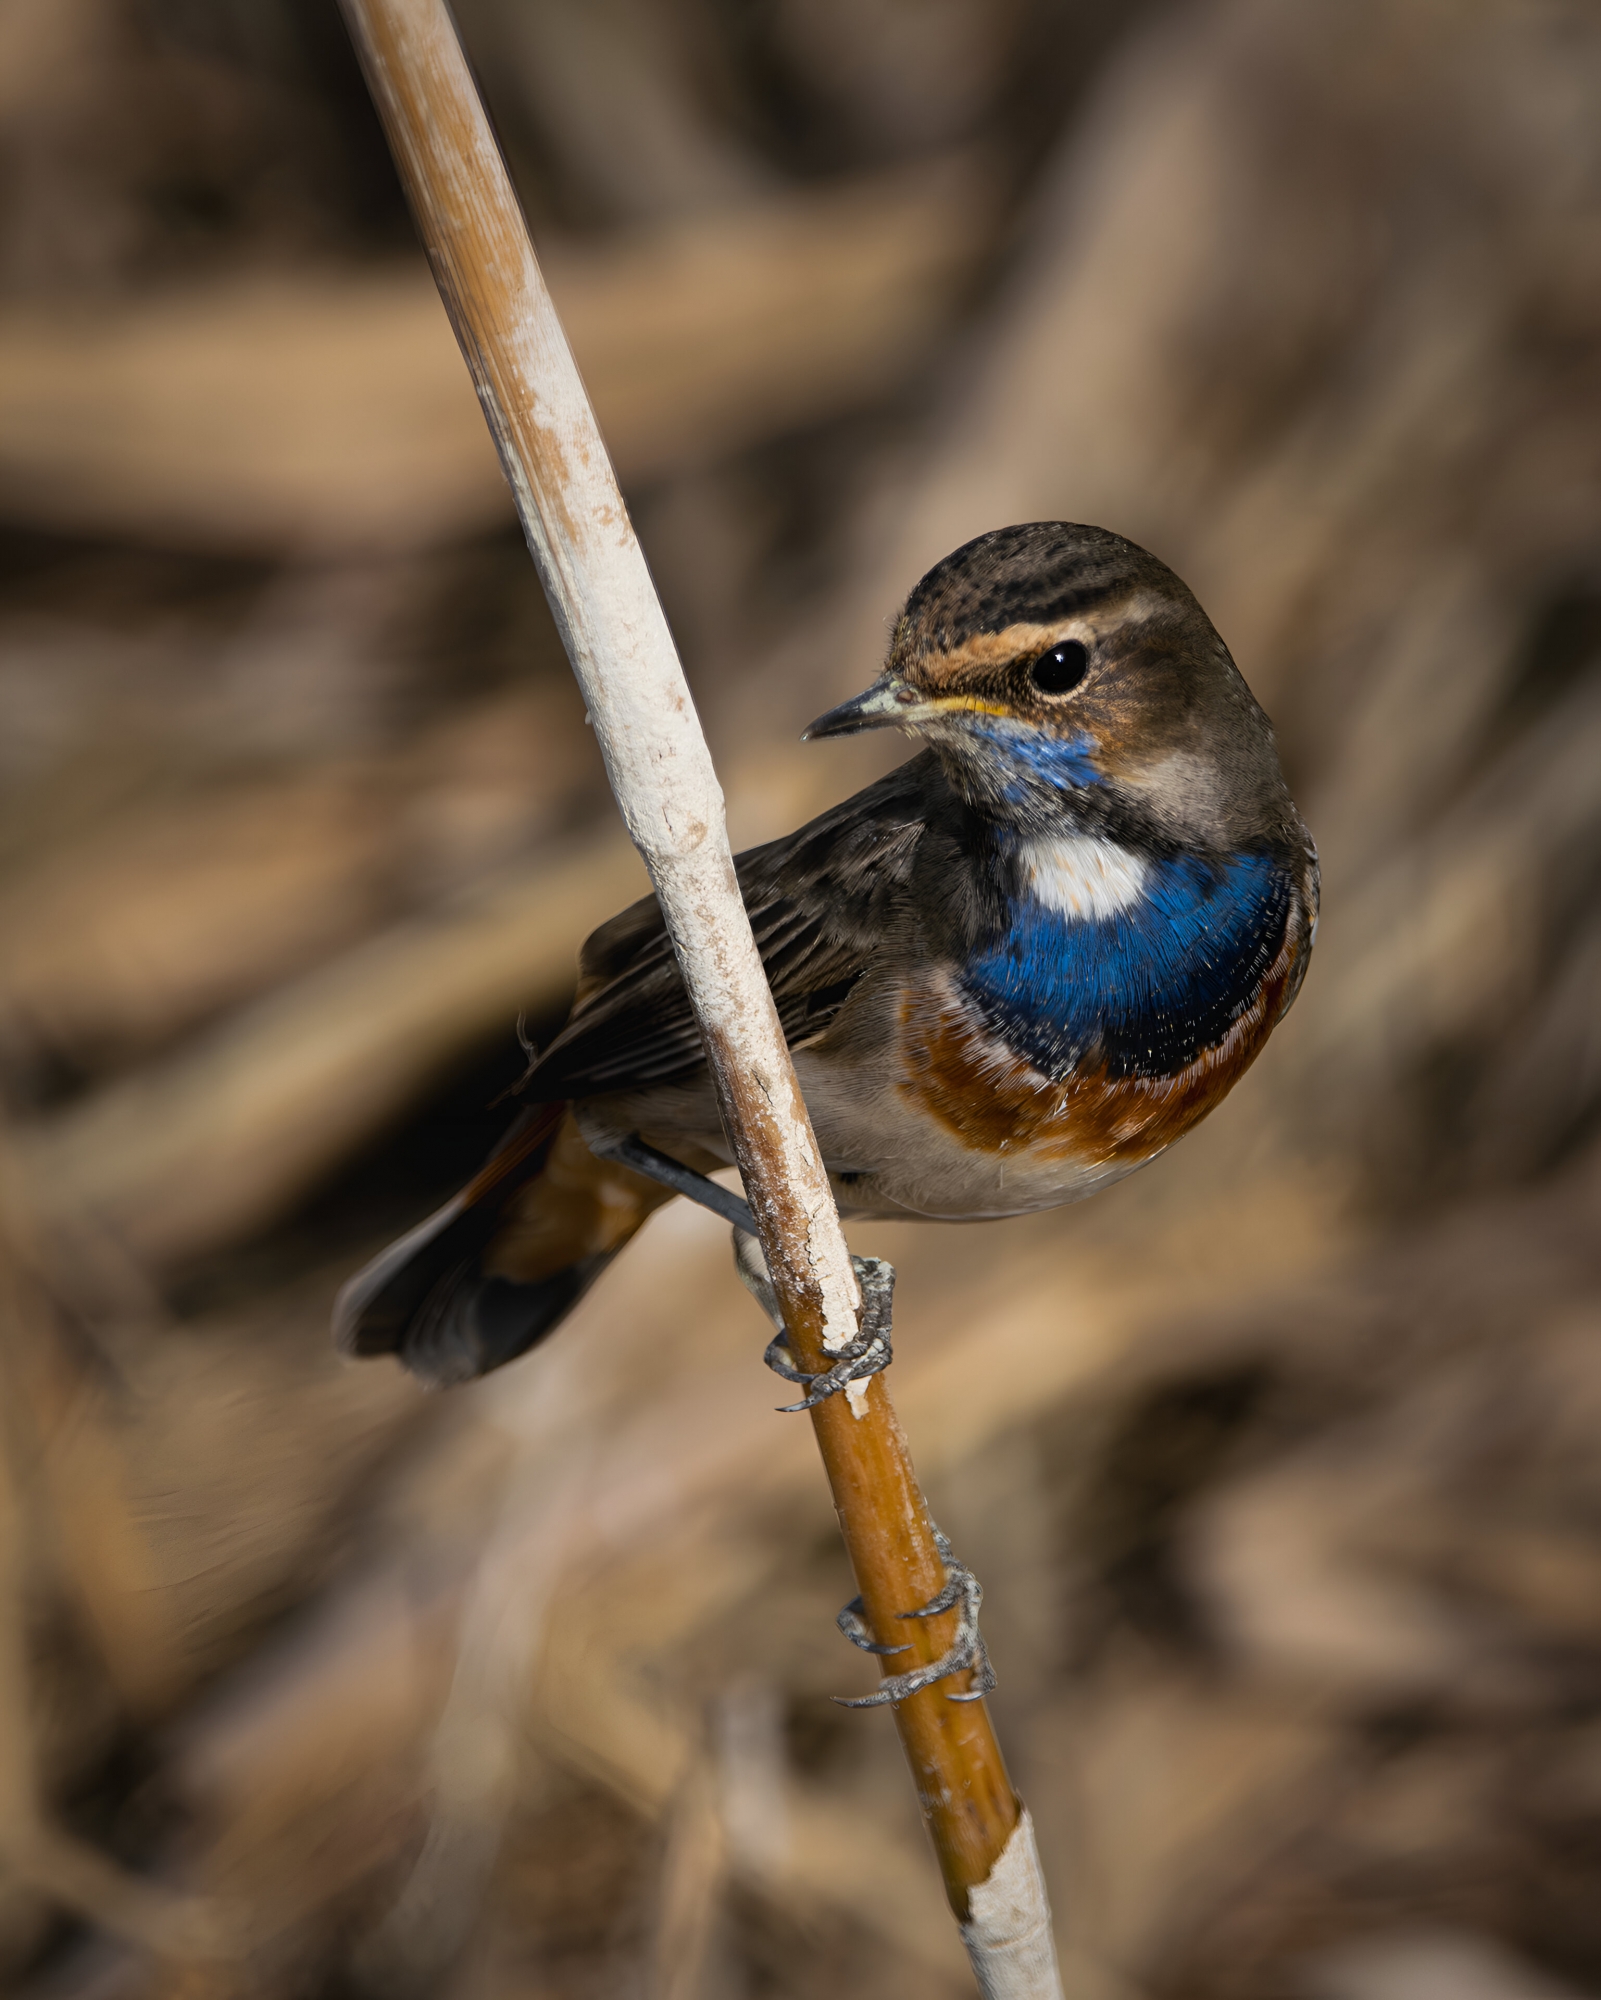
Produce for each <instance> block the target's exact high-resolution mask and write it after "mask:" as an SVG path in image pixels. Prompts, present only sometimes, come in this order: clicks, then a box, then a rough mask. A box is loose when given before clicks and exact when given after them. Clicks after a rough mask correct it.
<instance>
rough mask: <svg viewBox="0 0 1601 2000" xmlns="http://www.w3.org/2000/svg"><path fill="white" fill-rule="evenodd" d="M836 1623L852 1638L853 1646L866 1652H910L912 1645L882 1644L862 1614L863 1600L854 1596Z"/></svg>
mask: <svg viewBox="0 0 1601 2000" xmlns="http://www.w3.org/2000/svg"><path fill="white" fill-rule="evenodd" d="M834 1623H835V1624H836V1625H837V1626H838V1627H839V1629H840V1630H841V1631H842V1632H843V1633H844V1634H845V1637H846V1638H847V1639H849V1640H850V1642H851V1644H852V1645H853V1646H860V1647H861V1649H862V1651H863V1652H864V1653H880V1654H888V1653H909V1652H910V1651H911V1650H912V1649H911V1647H910V1646H881V1645H880V1644H879V1643H878V1641H877V1640H876V1639H875V1638H874V1637H873V1628H872V1627H871V1626H870V1625H869V1624H868V1622H867V1620H866V1619H865V1618H864V1617H863V1616H862V1600H861V1599H860V1598H859V1597H853V1598H852V1599H851V1601H850V1603H849V1604H847V1605H846V1606H845V1607H844V1609H843V1610H842V1611H841V1612H840V1614H839V1616H838V1617H837V1618H836V1619H835V1620H834Z"/></svg>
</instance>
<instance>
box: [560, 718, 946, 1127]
mask: <svg viewBox="0 0 1601 2000" xmlns="http://www.w3.org/2000/svg"><path fill="white" fill-rule="evenodd" d="M929 765H930V760H929V759H928V758H927V757H926V756H924V757H917V758H914V759H913V760H912V761H911V762H910V763H909V764H904V765H902V766H901V768H900V770H898V771H895V772H892V773H891V774H890V776H889V777H887V778H884V779H881V780H880V781H879V783H878V784H876V785H872V786H870V787H869V788H868V789H867V790H866V791H864V792H860V793H858V794H857V795H856V797H855V798H853V799H849V800H847V801H846V803H845V804H843V805H840V806H835V807H833V808H832V809H831V810H830V811H828V812H826V813H824V814H822V815H821V816H820V817H819V818H817V819H814V820H812V821H811V822H810V823H809V824H808V825H806V826H803V827H801V828H800V829H799V831H798V832H796V833H792V834H789V835H787V836H786V837H785V838H784V839H783V840H775V841H773V842H771V843H770V844H769V845H768V846H766V847H753V848H751V849H750V850H749V852H748V853H745V854H742V855H740V856H739V857H738V858H737V860H736V861H735V864H734V866H735V871H736V873H737V875H738V877H739V886H740V891H741V893H742V895H743V896H744V899H745V908H746V910H747V911H748V913H749V915H750V920H751V928H752V930H753V931H754V933H755V936H756V945H757V949H758V950H759V951H760V952H761V955H762V964H763V966H764V967H765V968H766V972H767V977H768V981H769V983H770V985H771V986H772V989H773V998H774V1000H775V1001H776V1002H777V1006H778V1018H779V1020H780V1022H781V1023H782V1024H783V1028H784V1033H785V1035H786V1036H787V1037H788V1039H789V1041H790V1044H791V1046H794V1045H795V1044H797V1043H800V1042H804V1041H806V1040H808V1039H809V1038H810V1037H811V1036H813V1035H817V1034H820V1033H821V1032H822V1030H823V1029H824V1028H825V1027H827V1025H828V1023H829V1022H830V1021H831V1020H832V1019H833V1018H834V1016H835V1014H837V1013H838V1011H839V1009H840V1008H841V1007H842V1006H843V1005H844V1003H845V1000H846V999H847V997H848V996H849V994H850V991H851V988H852V987H853V986H854V985H855V983H856V981H857V980H858V979H859V978H860V977H861V975H862V973H863V972H864V971H865V970H866V969H867V965H868V962H869V960H870V958H871V956H872V954H873V952H874V950H875V948H876V947H878V946H879V945H881V944H882V942H883V940H884V937H885V934H886V930H887V928H888V927H889V925H890V924H891V922H892V920H893V918H894V916H895V914H896V912H897V910H898V908H899V906H900V905H901V902H902V900H903V892H904V889H905V885H906V882H907V880H908V879H909V876H910V873H911V865H912V858H913V855H914V853H915V851H916V848H917V844H918V840H919V838H920V837H921V835H922V833H923V829H924V824H925V822H924V812H925V809H926V807H925V798H926V786H927V785H928V783H929V782H930V780H931V772H930V769H929ZM579 965H580V981H579V999H578V1004H577V1005H576V1006H575V1007H574V1009H573V1013H572V1018H571V1019H570V1020H569V1021H568V1023H567V1026H566V1027H565V1028H564V1029H563V1030H562V1032H561V1033H560V1034H559V1035H558V1036H557V1037H556V1039H555V1041H553V1042H552V1043H551V1045H550V1047H549V1048H548V1049H547V1050H546V1051H545V1053H544V1055H543V1056H542V1057H541V1058H540V1060H539V1062H538V1064H537V1065H536V1066H535V1068H534V1071H533V1073H532V1075H531V1076H530V1077H529V1079H528V1082H527V1084H526V1086H525V1089H524V1094H525V1096H527V1097H530V1098H534V1099H549V1098H557V1097H584V1096H589V1095H592V1094H596V1093H600V1092H606V1091H621V1090H636V1089H640V1088H643V1087H645V1086H648V1085H651V1084H657V1083H668V1082H672V1081H674V1080H675V1079H678V1078H683V1077H686V1076H688V1075H690V1074H691V1073H692V1072H693V1071H694V1070H695V1069H697V1068H698V1067H699V1065H700V1064H701V1063H702V1062H703V1060H704V1056H703V1054H702V1050H701V1040H700V1030H699V1029H698V1028H697V1026H696V1024H695V1017H694V1015H693V1014H692V1013H691V1012H690V1007H689V999H688V996H687V994H686V993H685V991H684V984H683V980H682V978H681V977H680V975H679V970H678V962H677V960H676V959H675V957H674V956H673V949H672V945H671V943H670V941H669V940H668V937H667V933H666V929H665V927H664V925H663V923H662V915H661V910H660V908H659V906H658V905H657V902H656V899H655V897H654V896H647V897H645V898H644V899H643V900H642V901H640V902H638V903H635V904H634V905H633V906H632V907H631V908H630V909H627V910H624V911H623V912H622V914H621V915H620V916H616V917H613V918H612V920H611V922H610V923H607V924H603V925H602V926H601V927H600V929H599V930H598V931H596V932H595V933H594V935H593V936H592V937H591V938H590V939H589V940H588V942H587V943H586V944H585V945H584V948H583V951H582V953H581V954H580V959H579Z"/></svg>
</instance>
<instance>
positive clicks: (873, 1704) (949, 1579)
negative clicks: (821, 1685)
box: [834, 1522, 995, 1708]
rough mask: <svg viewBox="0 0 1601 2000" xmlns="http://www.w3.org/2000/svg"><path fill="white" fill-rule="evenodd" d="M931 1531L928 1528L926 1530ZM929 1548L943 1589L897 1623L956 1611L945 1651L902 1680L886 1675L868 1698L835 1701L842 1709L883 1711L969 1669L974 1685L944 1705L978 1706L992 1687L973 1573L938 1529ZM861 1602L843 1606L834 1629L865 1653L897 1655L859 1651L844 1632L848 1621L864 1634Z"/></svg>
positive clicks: (979, 1589) (980, 1596)
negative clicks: (940, 1565) (958, 1609)
mask: <svg viewBox="0 0 1601 2000" xmlns="http://www.w3.org/2000/svg"><path fill="white" fill-rule="evenodd" d="M929 1525H930V1526H931V1527H934V1524H933V1523H932V1522H931V1523H930V1524H929ZM934 1546H935V1548H937V1549H938V1550H939V1555H940V1561H941V1562H943V1563H944V1565H945V1586H944V1588H943V1589H942V1590H940V1591H939V1592H938V1593H937V1594H936V1595H935V1596H933V1597H931V1598H930V1599H929V1601H928V1602H927V1604H923V1605H920V1606H919V1607H918V1608H917V1610H915V1611H903V1612H901V1613H900V1614H899V1615H900V1616H901V1617H902V1618H933V1617H935V1616H936V1615H937V1614H938V1613H939V1612H941V1611H950V1610H952V1609H954V1608H955V1606H956V1605H958V1604H960V1606H961V1616H960V1618H959V1619H958V1620H957V1624H956V1631H955V1633H954V1635H953V1636H952V1639H951V1643H950V1645H949V1646H948V1647H947V1648H946V1650H945V1651H944V1652H943V1653H941V1654H940V1656H939V1658H938V1659H937V1660H930V1661H929V1663H928V1665H927V1666H923V1667H913V1668H911V1669H910V1671H909V1672H907V1673H904V1674H886V1675H885V1677H884V1679H883V1680H881V1681H880V1682H879V1684H878V1686H877V1687H876V1688H875V1689H874V1690H873V1692H872V1693H871V1694H864V1695H857V1696H855V1697H854V1698H850V1697H847V1696H845V1695H835V1696H834V1699H835V1701H837V1702H838V1703H839V1705H840V1707H841V1708H882V1707H883V1706H884V1705H885V1704H886V1703H888V1702H894V1701H904V1700H905V1699H906V1697H907V1696H908V1695H911V1694H917V1693H919V1692H920V1691H921V1690H922V1689H923V1688H926V1687H932V1686H933V1685H934V1683H935V1682H936V1681H942V1680H945V1679H947V1678H948V1677H949V1676H950V1675H951V1674H959V1673H961V1672H962V1671H963V1670H964V1669H969V1668H970V1669H971V1670H972V1675H973V1684H972V1686H971V1687H970V1688H969V1689H968V1690H967V1691H966V1692H965V1693H964V1694H950V1695H947V1696H946V1697H945V1699H946V1700H947V1701H982V1700H983V1699H984V1697H985V1695H987V1694H989V1693H990V1692H991V1690H992V1689H993V1688H994V1686H995V1670H994V1668H993V1667H992V1666H991V1665H990V1657H989V1651H988V1649H987V1648H986V1646H985V1644H984V1635H983V1634H982V1633H981V1632H980V1631H979V1629H978V1614H979V1607H980V1606H981V1605H982V1604H983V1602H984V1587H983V1585H982V1584H981V1583H980V1582H979V1580H978V1578H977V1577H976V1576H974V1574H973V1572H972V1571H971V1570H970V1569H969V1568H968V1567H967V1565H966V1563H964V1562H962V1561H961V1560H960V1559H959V1557H958V1556H957V1554H956V1552H955V1550H954V1549H953V1548H952V1547H951V1544H950V1540H949V1538H948V1537H947V1536H946V1535H945V1534H944V1533H942V1531H941V1530H940V1529H939V1528H938V1527H934ZM861 1610H862V1600H861V1599H860V1598H859V1597H857V1598H853V1599H852V1601H851V1602H850V1603H849V1604H847V1605H846V1607H845V1609H844V1610H843V1611H842V1612H841V1613H840V1614H839V1620H838V1623H839V1628H840V1630H841V1631H842V1632H844V1633H845V1636H846V1638H848V1639H850V1640H851V1642H852V1644H853V1645H859V1646H862V1650H863V1651H864V1652H868V1653H886V1652H901V1651H904V1650H905V1649H904V1648H903V1647H892V1646H876V1645H864V1644H863V1642H862V1640H861V1639H858V1638H856V1636H855V1634H854V1633H853V1632H852V1631H851V1630H850V1629H849V1628H848V1627H847V1626H846V1622H845V1621H846V1619H847V1617H849V1618H850V1619H851V1620H852V1622H853V1624H855V1625H857V1626H859V1627H860V1628H861V1630H862V1631H863V1632H864V1633H865V1632H866V1631H867V1626H866V1622H865V1620H864V1619H863V1618H862V1615H861Z"/></svg>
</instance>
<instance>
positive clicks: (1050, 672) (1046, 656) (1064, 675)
mask: <svg viewBox="0 0 1601 2000" xmlns="http://www.w3.org/2000/svg"><path fill="white" fill-rule="evenodd" d="M1089 666H1090V656H1089V650H1088V648H1087V647H1085V646H1083V645H1081V644H1080V643H1079V641H1078V640H1077V639H1064V640H1063V641H1062V643H1061V645H1059V646H1053V647H1052V648H1051V650H1050V651H1049V652H1048V653H1041V654H1040V656H1039V658H1038V659H1037V660H1036V661H1035V662H1034V664H1033V666H1031V667H1030V668H1029V670H1028V677H1029V679H1030V680H1031V681H1032V682H1033V683H1034V685H1035V686H1036V687H1037V688H1038V689H1039V691H1040V693H1041V694H1067V693H1068V692H1069V691H1070V690H1071V689H1073V688H1076V687H1077V686H1078V684H1079V682H1080V681H1081V680H1083V678H1084V676H1085V674H1087V673H1088V672H1089Z"/></svg>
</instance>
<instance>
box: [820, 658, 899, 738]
mask: <svg viewBox="0 0 1601 2000" xmlns="http://www.w3.org/2000/svg"><path fill="white" fill-rule="evenodd" d="M926 712H927V705H926V703H925V702H924V701H923V699H922V697H921V696H920V695H919V694H917V693H916V691H915V690H914V689H912V688H909V687H908V686H907V685H906V683H905V681H903V680H900V679H898V678H897V677H896V676H895V675H894V674H880V676H879V677H878V679H877V680H876V681H874V683H873V685H872V686H871V687H870V688H867V689H866V690H865V691H864V692H863V693H861V694H858V695H853V696H852V697H851V699H850V700H849V701H842V702H841V703H840V705H839V707H838V708H831V709H830V710H829V711H828V713H827V715H820V716H819V717H818V718H817V720H816V721H815V722H814V723H812V724H811V725H810V727H809V728H807V729H804V730H802V731H801V741H802V742H803V743H811V742H813V741H815V740H816V738H817V737H819V736H854V735H855V734H856V733H857V732H858V730H862V729H885V728H891V727H893V726H894V725H895V724H896V723H909V722H916V721H917V720H918V719H919V717H920V716H922V715H923V714H925V713H926Z"/></svg>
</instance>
